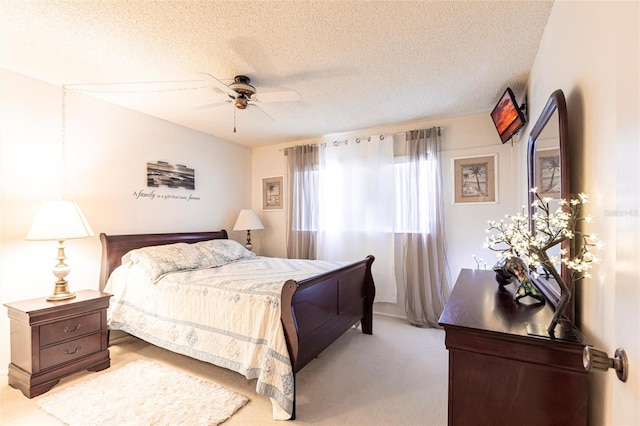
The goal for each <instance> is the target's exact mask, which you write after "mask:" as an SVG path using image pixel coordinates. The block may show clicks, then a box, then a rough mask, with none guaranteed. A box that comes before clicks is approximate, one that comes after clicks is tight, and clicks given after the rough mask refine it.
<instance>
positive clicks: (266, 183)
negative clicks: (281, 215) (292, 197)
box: [262, 176, 284, 210]
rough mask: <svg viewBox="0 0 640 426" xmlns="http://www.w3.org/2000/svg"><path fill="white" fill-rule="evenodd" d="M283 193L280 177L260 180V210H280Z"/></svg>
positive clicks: (282, 206)
mask: <svg viewBox="0 0 640 426" xmlns="http://www.w3.org/2000/svg"><path fill="white" fill-rule="evenodd" d="M283 191H284V187H283V185H282V176H275V177H268V178H262V210H282V209H283V208H284V204H283Z"/></svg>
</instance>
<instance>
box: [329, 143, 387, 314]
mask: <svg viewBox="0 0 640 426" xmlns="http://www.w3.org/2000/svg"><path fill="white" fill-rule="evenodd" d="M319 177H320V180H319V197H320V198H319V205H318V207H319V210H318V258H320V259H327V260H347V261H355V260H359V259H362V258H364V257H365V256H366V255H368V254H372V255H374V256H375V259H376V260H375V262H374V263H373V268H372V273H373V278H374V282H375V285H376V298H375V300H376V302H391V303H395V302H396V301H397V289H396V280H395V274H394V252H393V245H394V243H393V240H394V234H393V214H394V213H393V209H394V207H393V136H391V135H384V136H374V137H371V138H369V139H366V138H365V139H363V140H349V141H343V142H340V143H338V144H337V146H335V145H334V144H328V145H327V146H326V147H322V148H321V149H320V173H319Z"/></svg>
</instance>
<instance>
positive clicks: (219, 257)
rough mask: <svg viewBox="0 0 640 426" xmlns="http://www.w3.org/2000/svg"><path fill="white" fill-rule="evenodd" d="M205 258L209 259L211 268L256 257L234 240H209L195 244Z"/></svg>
mask: <svg viewBox="0 0 640 426" xmlns="http://www.w3.org/2000/svg"><path fill="white" fill-rule="evenodd" d="M193 247H194V248H195V249H196V250H198V251H200V253H202V255H203V256H206V257H207V258H208V259H209V262H210V266H211V267H217V266H222V265H226V264H227V263H229V262H235V261H236V260H240V259H251V258H254V257H256V255H255V254H254V253H253V252H251V251H249V250H247V249H246V248H245V247H244V246H243V245H242V244H240V243H239V242H237V241H234V240H209V241H201V242H199V243H195V244H193Z"/></svg>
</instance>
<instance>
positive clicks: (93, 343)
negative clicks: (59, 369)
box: [40, 333, 102, 370]
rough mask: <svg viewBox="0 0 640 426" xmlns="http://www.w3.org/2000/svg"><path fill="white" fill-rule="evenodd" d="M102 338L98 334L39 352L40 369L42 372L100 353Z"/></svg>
mask: <svg viewBox="0 0 640 426" xmlns="http://www.w3.org/2000/svg"><path fill="white" fill-rule="evenodd" d="M101 339H102V336H101V334H100V333H97V334H93V335H91V336H87V337H83V338H80V339H76V340H71V341H69V342H65V343H60V344H59V345H55V346H51V347H48V348H46V349H41V350H40V369H41V370H44V369H46V368H49V367H53V366H55V365H58V364H62V363H65V362H69V361H73V360H74V359H77V358H81V357H83V356H87V355H91V354H92V353H94V352H98V351H100V343H101Z"/></svg>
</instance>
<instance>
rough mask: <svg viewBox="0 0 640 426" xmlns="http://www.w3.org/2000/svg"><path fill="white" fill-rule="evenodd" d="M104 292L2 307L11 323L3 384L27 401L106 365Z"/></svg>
mask: <svg viewBox="0 0 640 426" xmlns="http://www.w3.org/2000/svg"><path fill="white" fill-rule="evenodd" d="M110 297H111V295H110V294H107V293H102V292H99V291H94V290H81V291H78V292H76V297H75V298H74V299H69V300H61V301H55V302H49V301H47V299H46V298H44V297H43V298H39V299H31V300H24V301H21V302H14V303H6V304H5V306H6V307H7V309H8V314H9V318H10V322H11V364H9V385H10V386H12V387H14V388H16V389H20V390H21V391H22V393H23V394H25V395H26V396H27V397H29V398H33V397H34V396H38V395H40V394H43V393H45V392H47V391H48V390H50V389H51V388H52V387H54V386H55V385H56V384H57V383H58V382H59V381H60V379H61V378H62V377H64V376H68V375H70V374H73V373H77V372H79V371H82V370H90V371H100V370H104V369H105V368H108V367H109V365H110V364H111V359H110V358H109V349H108V348H107V345H108V336H107V308H108V307H109V298H110Z"/></svg>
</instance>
